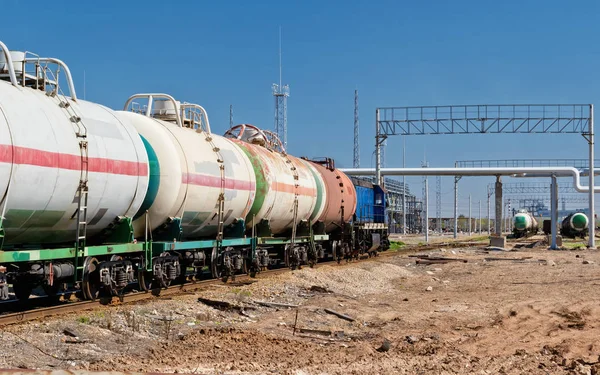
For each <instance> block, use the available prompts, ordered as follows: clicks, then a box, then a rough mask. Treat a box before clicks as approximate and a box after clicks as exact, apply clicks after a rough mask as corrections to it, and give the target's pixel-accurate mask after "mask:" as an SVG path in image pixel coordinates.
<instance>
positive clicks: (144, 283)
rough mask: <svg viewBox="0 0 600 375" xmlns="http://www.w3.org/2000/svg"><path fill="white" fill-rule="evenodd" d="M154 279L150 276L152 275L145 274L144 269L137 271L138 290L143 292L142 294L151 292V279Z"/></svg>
mask: <svg viewBox="0 0 600 375" xmlns="http://www.w3.org/2000/svg"><path fill="white" fill-rule="evenodd" d="M153 278H154V276H153V275H152V273H150V272H147V271H146V270H144V269H140V270H138V276H137V279H138V285H139V288H140V290H142V291H144V292H149V291H151V290H152V279H153Z"/></svg>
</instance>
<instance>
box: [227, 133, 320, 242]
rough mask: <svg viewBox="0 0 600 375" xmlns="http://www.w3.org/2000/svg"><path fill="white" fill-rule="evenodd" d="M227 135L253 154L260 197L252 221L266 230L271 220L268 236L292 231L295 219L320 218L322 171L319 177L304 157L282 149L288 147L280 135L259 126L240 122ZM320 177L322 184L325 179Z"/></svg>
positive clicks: (251, 156) (297, 221)
mask: <svg viewBox="0 0 600 375" xmlns="http://www.w3.org/2000/svg"><path fill="white" fill-rule="evenodd" d="M225 136H226V137H228V138H231V139H232V140H233V141H234V142H235V143H236V145H237V146H238V147H239V148H240V149H241V150H243V151H244V152H245V154H246V155H247V156H248V157H249V158H250V160H251V161H252V165H253V167H254V173H255V174H256V200H255V203H254V205H253V207H252V209H251V211H250V215H249V217H248V220H247V222H248V223H252V222H255V223H256V224H257V225H259V226H260V227H261V228H265V231H266V228H267V227H266V225H265V226H263V225H261V224H266V223H268V231H270V233H263V235H266V236H268V235H277V234H282V233H285V232H288V231H290V230H291V229H292V227H293V223H294V221H295V222H296V224H299V223H300V222H301V221H306V222H308V220H309V219H314V220H316V219H318V218H319V216H320V215H321V213H322V212H323V209H324V202H325V196H324V194H325V191H324V189H322V191H321V194H317V193H318V192H317V180H315V178H318V173H317V174H316V176H317V177H315V173H314V172H313V168H311V167H310V166H308V165H307V163H305V162H304V161H303V160H302V159H299V158H296V157H294V156H291V155H288V154H286V153H285V152H282V151H285V150H283V147H282V146H281V143H280V141H279V139H278V138H277V137H276V136H275V135H274V134H272V133H270V132H268V131H263V130H260V129H258V128H257V127H256V126H253V125H249V124H241V125H236V126H234V127H233V128H231V129H229V130H228V131H227V133H226V134H225ZM319 181H321V186H322V185H323V182H322V179H321V180H319ZM294 215H295V216H296V217H295V218H294ZM261 222H262V223H261ZM313 223H314V221H313Z"/></svg>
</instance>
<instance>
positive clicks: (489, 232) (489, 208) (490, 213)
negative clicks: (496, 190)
mask: <svg viewBox="0 0 600 375" xmlns="http://www.w3.org/2000/svg"><path fill="white" fill-rule="evenodd" d="M490 198H491V194H490V192H488V216H487V217H488V235H490V236H491V235H492V212H491V204H490Z"/></svg>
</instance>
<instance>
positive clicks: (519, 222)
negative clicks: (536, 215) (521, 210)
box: [515, 216, 527, 230]
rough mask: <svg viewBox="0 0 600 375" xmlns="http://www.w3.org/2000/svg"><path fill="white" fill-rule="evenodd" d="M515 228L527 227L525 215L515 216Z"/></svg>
mask: <svg viewBox="0 0 600 375" xmlns="http://www.w3.org/2000/svg"><path fill="white" fill-rule="evenodd" d="M515 228H517V229H519V230H523V229H526V228H527V219H525V216H515Z"/></svg>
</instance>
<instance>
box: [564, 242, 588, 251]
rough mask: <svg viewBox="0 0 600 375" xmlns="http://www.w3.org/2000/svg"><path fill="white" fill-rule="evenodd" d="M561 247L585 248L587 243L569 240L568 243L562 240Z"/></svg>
mask: <svg viewBox="0 0 600 375" xmlns="http://www.w3.org/2000/svg"><path fill="white" fill-rule="evenodd" d="M563 247H564V248H566V249H571V250H576V249H585V248H586V247H587V245H586V244H583V243H581V242H570V243H564V242H563Z"/></svg>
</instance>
